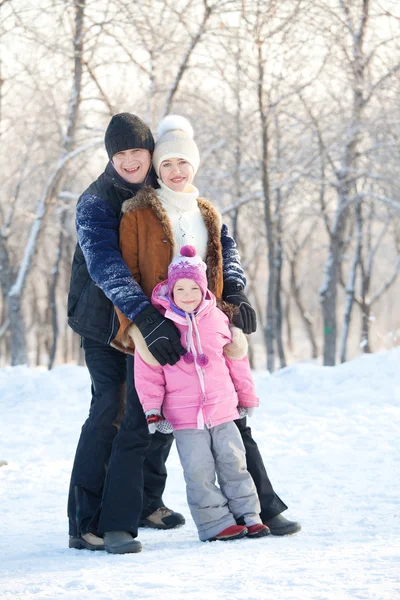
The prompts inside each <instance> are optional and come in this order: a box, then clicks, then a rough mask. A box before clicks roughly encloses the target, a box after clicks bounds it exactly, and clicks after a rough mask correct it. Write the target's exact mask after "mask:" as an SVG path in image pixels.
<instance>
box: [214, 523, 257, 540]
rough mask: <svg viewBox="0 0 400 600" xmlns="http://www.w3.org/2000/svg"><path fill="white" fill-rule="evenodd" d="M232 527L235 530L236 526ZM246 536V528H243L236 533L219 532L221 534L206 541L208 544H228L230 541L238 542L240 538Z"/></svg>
mask: <svg viewBox="0 0 400 600" xmlns="http://www.w3.org/2000/svg"><path fill="white" fill-rule="evenodd" d="M233 527H235V529H236V526H233ZM228 529H230V527H228ZM237 529H239V527H237ZM246 535H247V527H243V528H242V529H241V530H240V531H238V532H237V533H226V534H224V533H223V531H221V533H219V534H218V535H216V536H215V537H213V538H210V539H209V540H208V541H209V542H229V541H230V540H240V539H241V538H243V537H245V536H246Z"/></svg>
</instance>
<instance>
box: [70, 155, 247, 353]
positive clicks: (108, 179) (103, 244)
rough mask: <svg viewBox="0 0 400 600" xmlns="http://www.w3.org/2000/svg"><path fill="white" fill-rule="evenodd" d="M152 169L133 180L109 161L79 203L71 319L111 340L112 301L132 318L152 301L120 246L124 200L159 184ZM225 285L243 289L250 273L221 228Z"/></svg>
mask: <svg viewBox="0 0 400 600" xmlns="http://www.w3.org/2000/svg"><path fill="white" fill-rule="evenodd" d="M155 182H156V178H155V173H154V171H153V169H152V170H151V171H150V173H149V176H148V177H147V179H146V181H145V182H144V183H141V184H130V183H128V182H127V181H125V180H124V179H123V178H122V177H120V176H119V175H118V173H117V172H116V170H115V168H114V166H113V164H112V163H111V162H110V163H108V165H107V167H106V169H105V171H104V173H102V175H100V177H99V178H98V179H97V180H96V181H94V182H93V183H92V184H91V185H90V186H89V187H88V188H87V190H85V191H84V192H83V194H82V195H81V196H80V198H79V200H78V205H77V209H76V230H77V234H78V243H77V245H76V249H75V253H74V258H73V262H72V270H71V282H70V290H69V295H68V324H69V326H70V327H71V328H72V329H73V330H74V331H75V332H76V333H78V334H79V335H81V336H83V337H87V338H90V339H93V340H96V341H98V342H101V343H103V344H109V343H110V342H111V341H112V340H113V339H114V338H115V336H116V335H117V332H118V329H119V321H118V317H117V315H116V313H115V310H114V305H115V306H117V307H118V309H119V310H120V311H121V312H122V313H123V314H125V315H126V316H127V317H128V318H129V319H130V320H131V321H134V320H135V318H136V317H137V315H138V314H139V313H140V312H141V311H142V310H144V309H145V308H146V307H147V306H148V305H149V299H148V298H147V296H146V295H145V294H144V292H143V290H142V289H141V287H140V286H139V284H138V283H137V282H136V281H135V279H134V278H133V277H132V275H131V273H130V271H129V269H128V267H127V265H126V263H125V261H124V260H123V258H122V255H121V252H120V249H119V224H120V221H121V217H122V214H121V208H122V204H123V203H124V202H125V200H127V199H128V198H131V197H132V196H134V195H135V194H136V193H137V192H138V191H139V190H140V189H141V188H142V187H143V186H144V185H145V184H147V185H152V186H153V187H155V186H156V183H155ZM221 244H222V258H223V277H224V285H225V284H226V283H229V285H230V286H231V285H234V286H235V287H237V289H243V288H244V287H245V284H246V279H245V276H244V273H243V269H242V267H241V265H240V259H239V255H238V252H237V248H236V244H235V241H234V240H233V239H232V238H231V237H230V236H229V234H228V228H227V227H226V225H223V226H222V229H221Z"/></svg>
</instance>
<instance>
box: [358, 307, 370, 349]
mask: <svg viewBox="0 0 400 600" xmlns="http://www.w3.org/2000/svg"><path fill="white" fill-rule="evenodd" d="M370 316H371V307H370V305H369V304H368V302H363V303H362V305H361V343H360V346H361V350H362V352H364V354H369V353H370V352H371V346H370V343H369V324H370Z"/></svg>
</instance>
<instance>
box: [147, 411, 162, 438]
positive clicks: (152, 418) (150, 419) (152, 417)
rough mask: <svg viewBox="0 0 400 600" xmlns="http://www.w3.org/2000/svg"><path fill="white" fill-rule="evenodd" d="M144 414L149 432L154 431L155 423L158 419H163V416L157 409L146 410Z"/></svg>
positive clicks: (158, 421) (156, 423) (157, 422)
mask: <svg viewBox="0 0 400 600" xmlns="http://www.w3.org/2000/svg"><path fill="white" fill-rule="evenodd" d="M145 416H146V421H147V427H148V428H149V433H155V432H156V429H157V425H158V424H159V423H160V421H163V420H164V417H163V416H162V415H161V413H160V411H159V410H148V411H147V412H145Z"/></svg>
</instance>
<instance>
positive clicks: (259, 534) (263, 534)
mask: <svg viewBox="0 0 400 600" xmlns="http://www.w3.org/2000/svg"><path fill="white" fill-rule="evenodd" d="M270 533H271V532H270V530H269V529H268V527H265V529H264V528H263V529H260V530H259V531H255V532H254V533H250V532H249V531H248V532H247V534H246V537H248V538H254V539H255V538H262V537H266V536H267V535H270Z"/></svg>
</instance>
